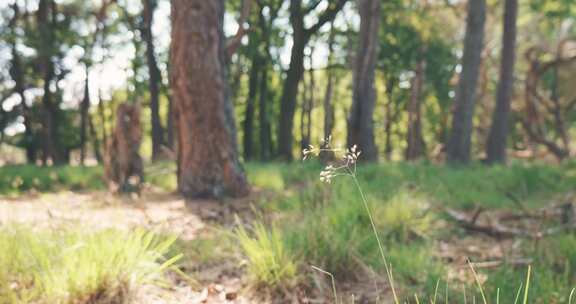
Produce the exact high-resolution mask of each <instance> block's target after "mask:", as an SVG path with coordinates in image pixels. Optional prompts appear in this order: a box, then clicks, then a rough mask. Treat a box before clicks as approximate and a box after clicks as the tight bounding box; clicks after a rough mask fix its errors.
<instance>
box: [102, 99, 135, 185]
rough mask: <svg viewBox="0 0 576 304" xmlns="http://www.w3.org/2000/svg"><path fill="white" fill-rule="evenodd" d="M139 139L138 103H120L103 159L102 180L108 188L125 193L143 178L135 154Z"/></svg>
mask: <svg viewBox="0 0 576 304" xmlns="http://www.w3.org/2000/svg"><path fill="white" fill-rule="evenodd" d="M141 142H142V127H141V123H140V107H138V106H134V105H129V104H125V103H124V104H120V105H119V106H118V109H117V111H116V126H115V127H114V131H113V132H112V136H111V138H110V141H109V142H108V143H107V146H106V158H105V161H104V168H105V175H106V180H107V182H108V187H109V188H110V190H111V191H113V192H120V193H125V192H138V191H139V190H140V186H141V184H142V182H143V180H144V166H143V163H142V158H141V157H140V154H139V150H140V144H141Z"/></svg>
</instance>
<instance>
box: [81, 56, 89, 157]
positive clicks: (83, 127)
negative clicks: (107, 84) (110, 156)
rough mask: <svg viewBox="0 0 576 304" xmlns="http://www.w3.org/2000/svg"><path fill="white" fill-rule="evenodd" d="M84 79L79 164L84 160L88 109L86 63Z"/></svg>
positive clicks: (87, 70)
mask: <svg viewBox="0 0 576 304" xmlns="http://www.w3.org/2000/svg"><path fill="white" fill-rule="evenodd" d="M85 68H86V79H85V80H84V98H82V102H81V103H80V164H81V165H84V161H85V160H86V137H87V136H86V135H87V134H86V133H87V127H88V112H89V110H90V87H89V84H90V83H89V77H90V75H89V74H90V73H89V67H88V65H86V67H85Z"/></svg>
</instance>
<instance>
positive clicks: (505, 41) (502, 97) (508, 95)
mask: <svg viewBox="0 0 576 304" xmlns="http://www.w3.org/2000/svg"><path fill="white" fill-rule="evenodd" d="M517 16H518V0H505V3H504V20H503V21H504V22H503V26H504V30H503V32H504V33H503V35H502V58H501V59H500V60H501V62H500V82H498V92H497V96H496V108H495V109H494V113H493V116H492V127H491V128H490V133H489V136H488V142H487V144H486V156H487V159H486V161H487V162H488V163H504V162H506V142H507V137H508V128H509V124H510V122H509V118H508V117H509V113H510V103H511V99H512V93H513V91H514V63H515V61H516V19H517Z"/></svg>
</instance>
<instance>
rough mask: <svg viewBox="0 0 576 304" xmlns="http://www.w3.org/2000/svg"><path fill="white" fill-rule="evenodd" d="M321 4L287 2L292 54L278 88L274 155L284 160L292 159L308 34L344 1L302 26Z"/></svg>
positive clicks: (320, 24)
mask: <svg viewBox="0 0 576 304" xmlns="http://www.w3.org/2000/svg"><path fill="white" fill-rule="evenodd" d="M322 2H323V1H311V2H310V3H308V5H307V6H304V5H303V1H302V0H290V24H291V26H292V31H293V35H292V51H291V55H290V66H289V68H288V70H287V71H286V78H285V80H284V84H283V87H282V97H281V99H280V119H279V122H280V125H279V128H278V139H279V141H278V154H279V156H280V158H282V159H284V160H292V157H293V155H292V153H293V151H292V145H293V142H294V135H293V128H294V114H295V112H296V105H297V102H296V101H297V96H298V88H299V85H300V81H301V80H302V77H303V75H304V50H305V49H306V46H307V45H308V42H309V41H310V39H311V38H312V35H314V34H316V33H317V32H318V31H319V30H320V28H321V27H322V26H323V25H324V24H326V23H328V22H330V21H332V20H333V19H334V18H335V17H336V14H338V12H339V11H340V10H341V9H342V8H343V7H344V4H346V2H347V0H337V1H334V2H329V4H328V7H327V8H326V9H325V10H324V11H323V12H322V13H321V14H319V15H318V17H317V21H316V23H314V24H313V25H312V26H309V27H306V25H305V22H304V19H305V18H306V17H307V16H308V15H310V14H311V13H312V12H314V11H315V10H316V8H317V7H318V5H320V4H321V3H322Z"/></svg>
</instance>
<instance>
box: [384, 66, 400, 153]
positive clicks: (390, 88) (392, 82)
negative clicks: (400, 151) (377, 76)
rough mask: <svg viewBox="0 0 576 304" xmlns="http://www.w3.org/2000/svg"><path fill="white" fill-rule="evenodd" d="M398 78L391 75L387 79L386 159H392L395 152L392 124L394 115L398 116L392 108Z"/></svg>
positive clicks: (385, 117)
mask: <svg viewBox="0 0 576 304" xmlns="http://www.w3.org/2000/svg"><path fill="white" fill-rule="evenodd" d="M396 82H397V80H396V78H394V77H390V78H388V80H387V81H386V97H387V100H386V105H385V108H384V110H385V113H384V119H385V120H386V121H385V122H384V134H385V136H386V139H385V142H386V144H385V147H384V151H385V152H384V153H385V155H386V160H387V161H390V160H392V152H393V147H392V125H393V123H394V117H395V116H397V115H395V114H394V113H392V111H393V109H392V105H394V86H396Z"/></svg>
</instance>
